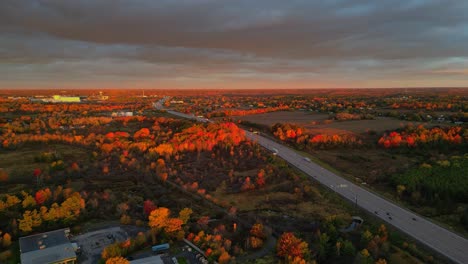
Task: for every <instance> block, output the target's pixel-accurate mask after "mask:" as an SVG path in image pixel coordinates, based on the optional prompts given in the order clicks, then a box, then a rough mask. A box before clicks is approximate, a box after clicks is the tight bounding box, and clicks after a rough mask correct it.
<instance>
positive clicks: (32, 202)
mask: <svg viewBox="0 0 468 264" xmlns="http://www.w3.org/2000/svg"><path fill="white" fill-rule="evenodd" d="M22 205H23V208H28V207H33V206H36V199H34V197H32V196H31V195H26V196H25V197H24V199H23V202H22Z"/></svg>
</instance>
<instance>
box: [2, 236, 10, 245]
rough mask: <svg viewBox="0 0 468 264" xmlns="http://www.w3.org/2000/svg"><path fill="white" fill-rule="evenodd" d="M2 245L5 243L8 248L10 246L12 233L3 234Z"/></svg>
mask: <svg viewBox="0 0 468 264" xmlns="http://www.w3.org/2000/svg"><path fill="white" fill-rule="evenodd" d="M2 245H3V247H4V248H7V247H9V246H10V245H11V236H10V234H8V233H5V234H4V235H3V239H2Z"/></svg>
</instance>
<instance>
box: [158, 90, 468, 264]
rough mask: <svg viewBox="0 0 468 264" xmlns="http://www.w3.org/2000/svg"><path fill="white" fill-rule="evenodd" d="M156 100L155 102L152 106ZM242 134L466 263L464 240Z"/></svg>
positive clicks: (285, 151) (286, 150) (265, 141)
mask: <svg viewBox="0 0 468 264" xmlns="http://www.w3.org/2000/svg"><path fill="white" fill-rule="evenodd" d="M164 100H167V98H164V99H162V100H161V102H160V105H163V103H164ZM158 103H159V102H158ZM158 103H155V107H156V104H158ZM168 113H170V114H173V115H176V116H180V117H183V118H189V119H195V120H197V121H200V122H210V123H211V122H212V121H211V120H208V119H206V118H199V117H195V116H193V115H188V114H183V113H179V112H176V111H171V110H168ZM245 134H246V136H247V138H249V139H250V140H252V141H255V142H258V144H260V145H262V146H263V147H265V148H267V149H269V150H271V151H272V152H277V155H278V156H280V157H281V158H283V159H284V160H286V161H287V162H289V163H290V164H291V165H293V166H295V167H296V168H298V169H300V170H301V171H303V172H304V173H305V174H307V175H309V176H310V177H312V178H314V179H315V180H316V181H318V182H320V183H322V184H323V185H325V186H327V187H329V188H330V189H332V190H333V191H335V192H336V193H338V194H339V195H341V196H343V197H344V198H346V199H348V200H350V201H351V202H352V203H355V204H356V205H357V206H359V207H361V208H363V209H365V210H367V211H369V212H371V213H372V214H374V215H375V216H377V217H379V218H381V219H382V220H384V221H386V222H387V223H389V224H390V225H392V226H394V227H396V228H398V229H400V230H401V231H403V232H404V233H406V234H408V235H409V236H411V237H413V238H414V239H416V240H418V241H419V242H421V243H422V244H424V245H426V246H428V247H429V248H432V249H433V250H434V251H436V252H438V253H440V254H441V255H443V256H446V257H447V258H449V259H450V260H452V261H454V262H456V263H461V264H467V263H468V240H467V239H465V238H463V237H461V236H459V235H457V234H455V233H453V232H451V231H449V230H447V229H445V228H443V227H440V226H438V225H436V224H434V223H433V222H431V221H428V220H426V219H424V218H423V217H421V216H419V215H417V214H415V213H413V212H411V211H409V210H407V209H405V208H402V207H400V206H398V205H396V204H394V203H392V202H391V201H389V200H386V199H384V198H382V197H380V196H378V195H376V194H374V193H372V192H370V191H368V190H366V189H364V188H362V187H360V186H358V185H356V184H354V183H352V182H350V181H348V180H346V179H344V178H342V177H340V176H338V175H336V174H334V173H333V172H331V171H329V170H327V169H325V168H323V167H321V166H320V165H318V164H316V163H313V162H311V161H310V160H306V158H305V157H304V156H301V155H299V154H298V153H296V152H295V151H294V150H292V149H290V148H288V147H286V146H284V145H281V144H278V143H276V142H274V141H272V140H270V139H268V138H265V137H262V136H260V135H258V134H254V133H252V132H249V131H245Z"/></svg>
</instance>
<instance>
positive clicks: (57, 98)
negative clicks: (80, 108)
mask: <svg viewBox="0 0 468 264" xmlns="http://www.w3.org/2000/svg"><path fill="white" fill-rule="evenodd" d="M52 102H53V103H79V102H81V98H80V97H78V96H61V95H54V96H52Z"/></svg>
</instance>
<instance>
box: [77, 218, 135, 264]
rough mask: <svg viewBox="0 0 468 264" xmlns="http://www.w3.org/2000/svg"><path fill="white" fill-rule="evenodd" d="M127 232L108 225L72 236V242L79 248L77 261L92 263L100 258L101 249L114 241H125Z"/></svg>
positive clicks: (86, 263)
mask: <svg viewBox="0 0 468 264" xmlns="http://www.w3.org/2000/svg"><path fill="white" fill-rule="evenodd" d="M127 238H128V234H127V232H126V231H125V230H123V229H122V228H120V227H110V228H106V229H101V230H97V231H93V232H88V233H85V234H82V235H78V236H75V237H73V238H72V239H71V240H72V242H76V243H77V244H78V246H80V248H81V254H80V255H79V256H78V262H79V263H84V264H94V263H97V262H98V261H99V259H100V258H101V252H102V251H103V249H104V248H105V247H106V246H108V245H110V244H112V243H114V242H116V241H125V240H126V239H127Z"/></svg>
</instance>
